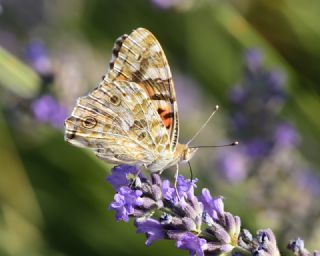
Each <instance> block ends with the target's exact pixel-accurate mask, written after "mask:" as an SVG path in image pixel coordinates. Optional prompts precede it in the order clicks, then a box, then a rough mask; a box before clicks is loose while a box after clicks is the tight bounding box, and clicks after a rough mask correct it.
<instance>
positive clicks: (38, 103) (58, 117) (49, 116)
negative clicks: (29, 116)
mask: <svg viewBox="0 0 320 256" xmlns="http://www.w3.org/2000/svg"><path fill="white" fill-rule="evenodd" d="M31 110H32V112H33V115H34V117H35V118H36V119H37V120H38V121H40V122H44V123H49V124H51V125H52V126H54V127H56V128H60V127H63V124H64V120H65V119H66V117H67V109H66V108H65V107H63V106H62V105H61V104H60V103H59V102H57V101H56V100H55V99H54V98H53V97H52V96H51V95H43V96H41V97H40V98H38V99H36V100H35V101H34V102H33V103H32V105H31Z"/></svg>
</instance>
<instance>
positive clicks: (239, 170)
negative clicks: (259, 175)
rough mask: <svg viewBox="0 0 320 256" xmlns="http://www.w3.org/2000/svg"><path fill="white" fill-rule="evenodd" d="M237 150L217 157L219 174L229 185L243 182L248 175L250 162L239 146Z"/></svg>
mask: <svg viewBox="0 0 320 256" xmlns="http://www.w3.org/2000/svg"><path fill="white" fill-rule="evenodd" d="M238 149H239V150H234V151H231V152H228V153H223V154H220V155H218V164H219V167H220V168H219V170H221V171H220V173H221V175H222V176H223V177H224V178H225V179H226V180H227V181H229V182H231V183H236V182H240V181H243V180H244V179H245V178H246V177H247V175H248V170H249V162H250V161H249V159H248V156H247V154H244V153H243V152H242V150H241V147H240V146H239V148H238Z"/></svg>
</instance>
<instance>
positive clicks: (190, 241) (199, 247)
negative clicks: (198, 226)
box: [176, 232, 207, 256]
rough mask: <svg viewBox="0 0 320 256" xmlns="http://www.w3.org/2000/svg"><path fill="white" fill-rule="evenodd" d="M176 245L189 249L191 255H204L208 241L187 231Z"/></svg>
mask: <svg viewBox="0 0 320 256" xmlns="http://www.w3.org/2000/svg"><path fill="white" fill-rule="evenodd" d="M176 245H177V247H178V248H179V249H182V250H188V251H189V255H190V256H193V255H197V256H204V252H203V251H204V250H205V249H206V248H207V241H206V240H205V239H202V238H199V237H197V236H195V235H194V234H192V233H190V232H187V233H186V234H185V235H183V236H182V237H181V238H180V240H178V241H177V243H176Z"/></svg>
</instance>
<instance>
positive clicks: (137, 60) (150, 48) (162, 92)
mask: <svg viewBox="0 0 320 256" xmlns="http://www.w3.org/2000/svg"><path fill="white" fill-rule="evenodd" d="M105 80H106V81H113V80H126V81H133V82H135V83H137V84H138V85H139V86H140V87H141V89H143V90H145V91H146V92H147V94H148V95H149V97H150V99H151V100H152V101H153V104H154V105H155V108H156V110H157V112H158V114H159V116H160V118H161V120H162V122H163V124H164V126H165V127H166V129H167V131H168V135H169V138H170V149H171V150H172V151H174V149H175V146H176V144H177V140H178V134H179V131H178V129H179V125H178V108H177V102H176V96H175V90H174V85H173V81H172V75H171V71H170V67H169V65H168V61H167V59H166V56H165V54H164V52H163V50H162V48H161V45H160V43H159V42H158V40H157V39H156V38H155V36H154V35H153V34H152V33H151V32H150V31H148V30H146V29H144V28H138V29H136V30H134V31H133V32H132V33H131V34H130V35H129V36H128V35H124V36H121V37H120V38H118V40H117V41H116V43H115V46H114V48H113V57H112V59H111V62H110V70H109V72H108V74H107V75H106V77H105Z"/></svg>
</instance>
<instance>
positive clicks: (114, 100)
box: [110, 95, 120, 106]
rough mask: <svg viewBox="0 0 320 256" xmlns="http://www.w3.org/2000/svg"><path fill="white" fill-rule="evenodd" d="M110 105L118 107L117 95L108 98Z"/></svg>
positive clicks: (118, 99)
mask: <svg viewBox="0 0 320 256" xmlns="http://www.w3.org/2000/svg"><path fill="white" fill-rule="evenodd" d="M110 103H111V104H112V105H115V106H119V105H120V98H119V97H118V96H117V95H113V96H111V97H110Z"/></svg>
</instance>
